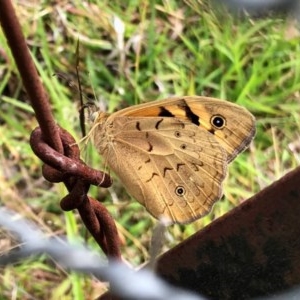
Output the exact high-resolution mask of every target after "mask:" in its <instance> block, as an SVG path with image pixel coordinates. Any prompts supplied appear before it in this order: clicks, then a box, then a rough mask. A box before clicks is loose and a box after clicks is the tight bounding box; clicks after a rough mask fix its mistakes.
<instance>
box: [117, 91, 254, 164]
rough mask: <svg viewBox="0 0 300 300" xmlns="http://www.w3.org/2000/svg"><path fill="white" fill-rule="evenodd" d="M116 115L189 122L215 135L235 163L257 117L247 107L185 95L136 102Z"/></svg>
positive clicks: (229, 158)
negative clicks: (138, 103)
mask: <svg viewBox="0 0 300 300" xmlns="http://www.w3.org/2000/svg"><path fill="white" fill-rule="evenodd" d="M116 114H122V115H126V116H131V117H140V116H143V117H156V116H161V117H170V118H174V117H176V118H179V119H181V120H186V121H189V122H191V123H193V124H195V125H196V126H198V127H199V128H201V129H204V130H206V131H208V132H209V133H210V134H212V135H214V136H215V138H216V140H217V141H218V142H219V143H220V145H221V146H222V147H223V148H224V149H225V150H226V152H227V162H231V161H232V160H233V159H234V158H235V157H236V156H237V155H238V154H239V153H240V152H241V151H243V150H244V149H245V148H247V147H248V146H249V144H250V142H251V141H252V139H253V137H254V135H255V119H254V117H253V115H252V114H251V113H250V112H249V111H247V110H246V109H245V108H243V107H241V106H239V105H236V104H234V103H231V102H228V101H224V100H219V99H215V98H208V97H199V96H190V97H188V96H185V97H174V98H169V99H166V100H158V101H153V102H150V103H145V104H140V105H136V106H135V107H134V110H133V109H131V108H130V107H129V108H126V109H123V110H121V111H119V112H117V113H116Z"/></svg>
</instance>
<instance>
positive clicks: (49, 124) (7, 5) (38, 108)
mask: <svg viewBox="0 0 300 300" xmlns="http://www.w3.org/2000/svg"><path fill="white" fill-rule="evenodd" d="M0 21H1V25H2V28H3V32H4V34H5V36H6V38H7V41H8V44H9V46H10V49H11V51H12V54H13V56H14V59H15V61H16V65H17V66H18V70H19V72H20V75H21V77H22V80H23V84H24V87H25V89H26V91H27V93H28V95H29V99H30V101H31V104H32V107H33V109H34V111H35V115H36V118H37V121H38V123H39V126H40V127H39V128H37V129H35V130H34V131H33V133H32V135H31V138H30V143H31V147H32V149H33V151H34V152H35V154H36V155H37V156H38V157H39V158H40V159H41V160H42V161H43V162H44V163H45V165H44V166H43V175H44V177H45V178H46V179H47V180H49V181H51V182H64V184H65V185H66V187H67V189H68V191H69V194H68V195H67V196H66V197H65V198H64V199H62V200H61V208H62V209H64V210H72V209H78V211H79V214H80V216H81V218H82V220H83V222H84V224H85V225H86V227H87V229H88V230H89V231H90V233H91V234H92V236H93V237H94V239H95V240H96V241H97V243H98V244H99V246H100V247H101V248H102V249H103V251H104V253H106V255H107V256H108V257H109V258H114V259H116V258H118V259H120V258H121V252H120V247H119V244H120V241H119V237H118V233H117V228H116V225H115V223H114V221H113V219H112V217H111V216H110V214H109V213H108V211H107V210H106V208H105V207H104V206H103V205H102V204H100V203H99V202H97V201H96V200H95V199H93V198H91V197H89V196H88V195H87V192H88V190H89V186H90V184H94V185H97V186H103V187H108V186H109V185H110V184H111V179H110V177H109V176H108V175H107V174H104V173H102V172H100V171H97V170H94V169H91V168H89V167H88V166H86V165H85V164H84V163H83V162H82V161H81V160H80V151H79V148H78V146H77V145H76V143H75V140H74V138H73V137H72V136H71V135H70V134H69V133H68V132H67V131H65V130H63V129H62V128H60V127H59V126H58V125H57V124H56V122H55V120H54V118H53V115H52V112H51V107H50V103H49V97H48V95H47V93H46V91H45V89H44V87H43V85H42V84H41V80H40V78H39V76H38V73H37V70H36V67H35V65H34V63H33V60H32V58H31V55H30V53H29V50H28V48H27V45H26V41H25V39H24V36H23V33H22V30H21V27H20V24H19V21H18V19H17V16H16V14H15V12H14V9H13V6H12V3H11V1H2V2H1V10H0Z"/></svg>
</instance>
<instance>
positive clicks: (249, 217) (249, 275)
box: [157, 168, 300, 300]
mask: <svg viewBox="0 0 300 300" xmlns="http://www.w3.org/2000/svg"><path fill="white" fill-rule="evenodd" d="M299 179H300V168H297V169H295V170H294V171H292V172H290V173H289V174H287V175H285V176H284V177H283V178H281V179H280V180H279V181H277V182H275V183H273V184H272V185H270V186H269V187H267V188H265V189H264V190H262V191H261V192H259V193H258V194H256V195H255V196H253V197H252V198H250V199H249V200H247V201H245V202H244V203H242V204H241V205H240V206H238V207H236V208H235V209H233V210H232V211H230V212H229V213H227V214H226V215H224V216H223V217H221V218H219V219H217V220H215V221H214V222H213V223H211V224H210V225H209V226H207V227H206V228H204V229H203V230H201V231H199V232H198V233H196V234H194V235H193V236H191V237H190V238H189V239H187V240H185V241H184V242H183V243H181V244H180V245H178V246H177V247H175V248H173V249H172V250H170V251H169V252H167V253H165V254H164V255H162V256H161V257H160V258H159V260H158V264H157V272H158V274H159V275H160V276H161V277H163V278H164V279H166V280H167V281H168V282H170V283H172V284H174V285H176V286H180V287H184V288H187V289H190V290H193V291H195V292H198V293H199V294H202V295H204V296H206V297H208V298H209V299H222V300H226V299H250V298H254V297H258V296H267V295H272V294H276V293H278V292H280V291H284V290H286V289H289V288H292V287H294V286H296V285H299V284H300V217H299V216H300V180H299Z"/></svg>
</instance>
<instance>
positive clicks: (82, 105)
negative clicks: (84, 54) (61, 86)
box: [76, 38, 86, 137]
mask: <svg viewBox="0 0 300 300" xmlns="http://www.w3.org/2000/svg"><path fill="white" fill-rule="evenodd" d="M79 60H80V57H79V38H78V39H77V44H76V76H77V83H78V91H79V101H80V109H79V123H80V129H81V134H82V137H85V136H86V130H85V122H84V121H85V117H84V109H85V108H86V105H85V104H84V103H83V96H82V88H81V81H80V76H79Z"/></svg>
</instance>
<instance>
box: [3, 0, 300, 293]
mask: <svg viewBox="0 0 300 300" xmlns="http://www.w3.org/2000/svg"><path fill="white" fill-rule="evenodd" d="M16 10H17V14H18V16H19V19H20V22H21V23H22V27H23V29H24V34H25V36H26V38H27V41H28V45H29V48H30V50H31V52H32V54H33V57H34V59H35V62H36V65H37V68H38V70H39V73H40V75H41V78H42V80H43V83H44V85H45V87H46V89H47V91H48V93H49V95H50V99H51V105H52V108H53V113H54V115H55V119H56V120H57V122H58V123H59V124H60V125H61V126H62V127H64V128H65V129H67V130H68V131H69V132H71V134H73V135H74V136H75V137H76V138H77V140H79V139H80V130H79V121H78V120H79V118H78V106H79V104H78V103H79V100H78V95H77V94H76V93H74V91H72V90H70V89H68V88H67V87H66V86H65V85H63V84H62V83H61V82H60V81H59V80H58V79H57V77H55V76H52V75H53V73H56V72H64V73H67V74H69V75H70V76H73V78H74V80H76V77H75V62H76V57H75V54H74V53H75V50H76V43H77V39H78V38H79V39H80V76H81V80H82V82H83V87H84V92H85V94H86V95H88V96H89V97H91V98H94V95H96V97H97V99H99V101H100V100H101V101H105V103H106V104H107V109H108V111H109V112H113V111H115V110H117V109H120V108H123V107H127V106H129V105H134V104H137V103H140V102H142V101H145V100H149V101H150V100H154V99H163V98H166V97H168V96H170V95H192V94H198V95H204V96H212V97H217V98H222V99H228V100H230V101H232V102H236V103H238V104H240V105H242V106H244V107H246V108H248V109H249V110H250V111H251V112H252V113H253V114H254V115H255V116H256V118H257V135H256V138H255V141H254V143H253V145H252V146H251V148H250V150H247V151H246V152H245V153H243V154H241V155H240V156H239V157H238V158H237V159H236V160H235V161H234V162H233V163H232V164H231V166H230V168H229V176H228V179H227V180H226V183H225V187H224V192H225V197H224V198H223V199H222V200H221V201H219V202H218V203H217V204H216V205H215V206H214V208H213V211H212V213H210V214H209V215H208V216H206V217H204V218H202V219H200V220H198V221H196V222H194V223H193V224H191V225H186V226H179V225H175V226H172V227H170V228H169V230H168V231H169V233H170V234H169V235H168V237H167V241H166V243H165V246H164V250H166V249H168V248H170V247H172V246H174V245H176V244H178V243H179V242H180V241H182V240H184V239H186V238H187V237H188V236H190V235H191V234H192V233H194V232H195V231H197V230H199V229H201V228H203V227H204V226H206V225H207V224H209V223H210V222H211V221H212V220H213V219H215V218H217V217H219V216H221V215H223V214H224V213H226V212H227V211H229V210H231V209H232V208H233V207H235V206H237V205H238V204H239V203H241V202H242V201H243V200H245V199H247V198H248V197H250V196H251V195H253V194H255V193H256V192H258V191H259V190H261V189H262V188H264V187H265V186H267V185H269V184H270V183H272V182H273V181H274V180H276V179H278V178H280V177H281V176H283V175H284V174H285V173H287V172H288V171H289V170H291V169H293V168H295V167H296V166H297V165H298V164H299V160H300V155H299V127H300V119H299V113H300V105H299V89H300V80H299V79H300V51H299V50H300V49H299V47H300V46H299V45H300V44H299V34H298V31H297V29H296V26H295V24H293V23H292V22H291V21H290V20H287V19H284V18H276V17H275V16H274V17H273V18H264V19H251V18H250V17H249V18H243V19H239V18H237V17H236V16H232V15H229V14H227V13H225V12H220V11H215V10H211V9H210V8H209V7H208V6H207V5H205V4H203V3H202V2H201V1H193V0H189V1H185V3H184V4H183V3H181V2H179V1H178V2H177V1H162V2H157V3H156V4H155V2H154V1H149V2H148V1H134V0H130V1H128V4H127V5H126V7H124V4H122V2H119V1H96V0H94V1H89V2H82V1H73V2H72V4H70V3H69V2H67V1H58V2H57V3H56V4H55V5H53V4H51V2H50V1H36V3H35V4H34V5H33V4H32V1H28V2H26V1H20V4H18V5H17V6H16ZM124 11H126V13H125V14H124ZM0 48H1V53H5V55H6V56H7V58H5V56H3V57H0V77H1V80H0V95H1V99H0V101H1V102H0V104H1V110H0V136H1V139H0V144H1V148H0V149H1V151H0V164H1V166H2V167H1V170H0V172H1V173H0V191H1V194H0V196H1V200H0V201H1V205H4V206H6V207H9V208H11V209H13V210H15V211H17V212H19V213H21V214H22V215H24V216H26V217H27V218H29V219H32V220H34V221H35V222H36V223H37V224H39V226H40V227H41V228H42V229H43V230H44V231H45V232H46V233H47V235H49V236H52V235H58V234H67V235H68V237H69V238H70V239H73V238H74V236H76V237H78V236H81V238H82V240H84V237H85V236H86V232H85V230H84V228H83V226H82V223H81V221H80V219H79V217H78V216H77V214H76V213H75V212H74V213H63V212H62V211H61V210H60V207H59V200H60V199H61V198H62V197H64V196H65V194H66V190H65V188H64V186H63V185H61V184H55V185H52V184H50V183H48V182H46V181H45V180H44V179H43V178H42V177H41V162H40V161H39V159H38V158H37V157H35V155H34V154H33V153H32V150H31V148H30V146H29V144H28V140H29V135H30V132H31V131H32V130H33V128H35V127H36V126H37V124H36V120H35V118H34V114H33V112H32V109H31V107H30V104H29V102H28V99H27V97H26V94H25V93H24V90H23V88H22V83H21V81H20V78H19V76H18V72H17V69H16V67H15V65H14V63H13V60H12V58H11V54H10V51H9V49H8V46H7V44H6V41H5V38H4V36H3V33H2V32H0ZM83 158H84V159H85V161H86V162H87V163H88V164H89V165H91V166H93V167H96V168H97V167H98V168H99V169H100V168H101V162H100V159H99V157H98V155H97V153H96V151H95V150H94V149H93V148H92V146H89V147H88V148H87V149H85V150H84V151H83ZM90 193H91V194H92V195H93V196H95V197H97V198H98V199H102V200H104V199H105V203H106V205H107V207H108V209H109V210H110V211H111V213H112V214H113V216H114V217H115V219H116V222H117V224H118V228H119V231H120V234H121V238H122V241H123V247H122V253H123V255H124V257H125V259H126V260H128V261H129V262H130V263H132V264H133V265H135V266H137V265H140V264H141V263H143V262H144V261H146V260H147V259H148V258H149V255H148V252H149V240H150V238H151V234H152V232H153V227H154V224H155V222H154V221H153V219H152V218H151V217H150V216H149V214H148V213H147V212H146V211H145V210H144V209H143V208H142V207H141V206H140V205H139V204H138V203H137V202H136V201H134V200H132V199H130V197H129V196H128V195H127V194H126V193H125V191H124V189H123V187H122V186H121V185H120V184H119V183H118V181H117V179H115V183H114V185H113V187H112V188H111V189H110V190H103V189H101V190H100V189H98V188H95V187H93V188H92V189H91V191H90ZM111 195H115V197H114V199H117V200H115V201H114V202H112V201H111V198H112V197H111ZM0 242H1V249H3V251H4V250H7V249H10V248H13V247H15V245H16V242H15V241H14V240H13V239H12V238H11V236H10V235H9V234H8V233H7V232H4V231H3V232H1V239H0ZM87 243H88V244H89V245H91V247H94V248H95V249H96V250H97V251H98V248H97V246H96V245H95V243H94V242H93V240H92V239H91V238H90V237H89V238H88V239H87ZM2 245H3V246H2ZM104 289H105V286H104V285H103V284H101V283H97V282H94V281H93V280H92V279H90V278H86V277H83V276H80V275H76V274H71V275H70V274H67V273H66V272H65V271H64V270H62V269H60V268H59V266H57V265H56V264H55V263H54V262H50V261H49V259H47V258H45V257H40V258H33V259H30V260H26V261H24V262H22V263H20V264H18V265H17V266H10V267H7V268H5V269H4V270H3V271H1V275H0V290H1V291H2V295H1V296H0V299H12V298H13V295H16V298H17V299H19V298H22V299H33V298H36V299H94V298H95V297H96V296H97V295H99V294H100V293H101V292H102V291H103V290H104ZM87 291H88V292H87ZM84 295H85V296H84ZM86 295H88V296H86Z"/></svg>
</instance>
